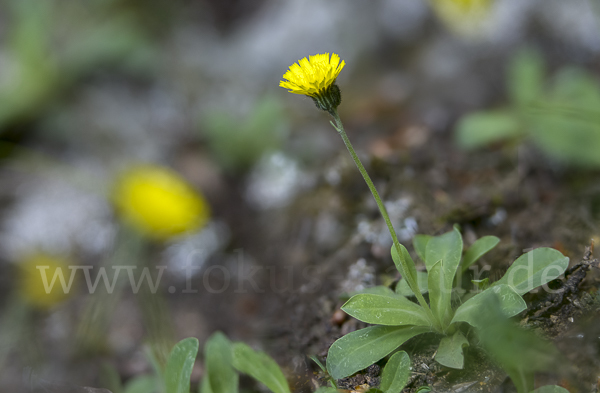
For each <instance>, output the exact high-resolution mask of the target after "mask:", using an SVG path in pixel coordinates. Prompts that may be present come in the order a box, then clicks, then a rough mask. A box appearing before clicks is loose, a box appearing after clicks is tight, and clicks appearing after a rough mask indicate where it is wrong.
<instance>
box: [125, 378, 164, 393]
mask: <svg viewBox="0 0 600 393" xmlns="http://www.w3.org/2000/svg"><path fill="white" fill-rule="evenodd" d="M158 386H159V383H158V380H157V378H156V377H154V376H150V375H143V376H140V377H136V378H134V379H132V380H131V381H128V382H127V384H126V385H125V388H124V389H123V393H154V392H156V391H157V390H158V388H157V387H158Z"/></svg>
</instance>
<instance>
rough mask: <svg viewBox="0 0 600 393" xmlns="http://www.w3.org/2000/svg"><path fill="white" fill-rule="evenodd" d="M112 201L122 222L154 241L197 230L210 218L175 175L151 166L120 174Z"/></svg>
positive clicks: (195, 194)
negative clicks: (154, 239)
mask: <svg viewBox="0 0 600 393" xmlns="http://www.w3.org/2000/svg"><path fill="white" fill-rule="evenodd" d="M113 199H114V203H115V206H116V208H117V211H118V213H119V214H120V216H121V217H122V218H123V219H124V220H125V221H127V222H128V223H130V224H131V225H133V226H134V227H135V228H136V229H137V230H139V231H140V232H142V233H144V234H146V235H148V236H150V237H153V238H158V239H168V238H170V237H172V236H176V235H179V234H183V233H186V232H190V231H193V230H195V229H199V228H201V227H203V226H204V225H205V224H206V223H207V222H208V220H209V217H210V208H209V206H208V203H207V202H206V200H205V199H204V197H203V196H202V195H200V194H199V193H198V192H196V191H195V190H194V189H192V187H191V186H190V185H189V184H188V183H187V182H186V181H185V180H184V179H182V178H181V177H180V176H179V175H178V174H176V173H175V172H173V171H171V170H169V169H166V168H163V167H158V166H153V165H143V166H137V167H134V168H132V169H130V170H128V171H126V172H124V173H123V174H122V175H121V177H120V178H119V180H118V181H117V183H116V186H115V189H114V193H113Z"/></svg>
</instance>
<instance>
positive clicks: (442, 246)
mask: <svg viewBox="0 0 600 393" xmlns="http://www.w3.org/2000/svg"><path fill="white" fill-rule="evenodd" d="M462 251H463V241H462V236H461V234H460V232H459V231H458V229H457V228H454V229H453V230H452V231H450V232H446V233H444V234H443V235H441V236H435V237H434V238H432V239H431V240H430V241H429V242H428V243H427V251H426V253H425V266H426V267H427V271H428V272H429V271H430V269H431V268H432V267H433V265H435V264H436V263H437V262H438V261H442V262H443V263H442V264H443V267H444V288H445V290H447V291H451V290H452V283H453V281H454V276H455V275H456V271H457V269H458V266H459V265H460V260H461V257H462ZM429 291H430V292H431V286H430V287H429Z"/></svg>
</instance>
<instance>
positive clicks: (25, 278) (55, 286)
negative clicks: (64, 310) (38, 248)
mask: <svg viewBox="0 0 600 393" xmlns="http://www.w3.org/2000/svg"><path fill="white" fill-rule="evenodd" d="M18 268H19V271H18V283H19V286H18V292H19V295H20V296H21V297H22V298H23V300H25V301H26V302H27V303H28V304H30V305H32V306H35V307H38V308H43V309H48V308H50V307H52V306H54V305H56V304H58V303H60V302H62V301H63V300H65V299H66V298H67V297H68V296H69V293H71V291H72V290H73V279H72V274H71V273H73V271H72V270H71V269H69V262H68V261H67V260H66V259H64V258H60V257H57V256H51V255H47V254H41V253H39V254H32V255H30V256H28V257H26V258H25V259H23V260H22V261H21V263H19V265H18ZM73 278H74V277H73Z"/></svg>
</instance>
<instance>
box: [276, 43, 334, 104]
mask: <svg viewBox="0 0 600 393" xmlns="http://www.w3.org/2000/svg"><path fill="white" fill-rule="evenodd" d="M345 65H346V62H344V60H342V61H341V62H340V56H338V55H336V54H335V53H334V54H333V55H331V60H330V59H329V53H323V54H317V55H313V56H309V60H307V59H306V57H305V58H303V59H302V60H299V61H298V63H294V64H292V65H291V66H290V69H289V70H288V71H287V72H286V73H285V74H283V78H284V79H287V81H280V82H279V86H280V87H283V88H286V89H289V92H290V93H294V94H304V95H307V96H310V97H318V96H319V95H321V94H323V93H324V92H325V91H327V89H328V88H329V87H330V86H331V85H333V84H334V83H335V80H336V78H337V77H338V75H339V74H340V72H341V71H342V68H344V66H345Z"/></svg>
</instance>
